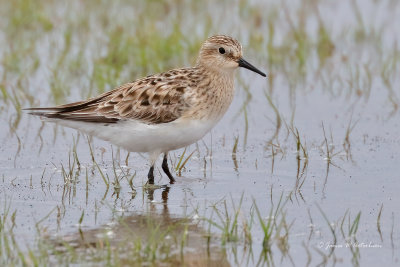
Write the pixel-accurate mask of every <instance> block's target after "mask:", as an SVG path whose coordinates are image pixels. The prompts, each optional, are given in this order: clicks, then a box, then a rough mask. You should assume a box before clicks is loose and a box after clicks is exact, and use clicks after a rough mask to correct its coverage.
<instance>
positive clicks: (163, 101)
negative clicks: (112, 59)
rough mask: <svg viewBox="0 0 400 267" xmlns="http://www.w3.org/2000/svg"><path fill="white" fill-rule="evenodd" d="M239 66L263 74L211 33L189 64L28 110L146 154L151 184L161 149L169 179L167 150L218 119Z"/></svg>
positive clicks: (196, 137)
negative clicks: (98, 92)
mask: <svg viewBox="0 0 400 267" xmlns="http://www.w3.org/2000/svg"><path fill="white" fill-rule="evenodd" d="M238 67H244V68H247V69H250V70H252V71H255V72H257V73H259V74H261V75H262V76H265V74H264V73H262V72H261V71H259V70H258V69H256V68H255V67H254V66H252V65H251V64H250V63H248V62H246V61H245V60H244V59H243V58H242V47H241V45H240V44H239V42H238V41H236V40H235V39H233V38H231V37H229V36H225V35H216V36H212V37H210V38H208V39H207V40H206V41H205V42H204V44H203V45H202V47H201V49H200V53H199V57H198V59H197V63H196V66H194V67H190V68H182V69H174V70H170V71H167V72H164V73H160V74H156V75H151V76H147V77H145V78H142V79H139V80H136V81H134V82H131V83H127V84H124V85H122V86H120V87H117V88H115V89H114V90H112V91H109V92H106V93H104V94H101V95H99V96H97V97H94V98H91V99H88V100H85V101H79V102H75V103H70V104H66V105H61V106H56V107H50V108H31V109H29V110H30V111H31V113H30V114H33V115H39V116H42V117H45V118H49V119H53V121H56V122H59V123H60V124H62V125H64V126H67V127H72V128H75V129H78V130H80V131H83V132H86V133H88V134H91V135H95V136H98V137H99V138H101V139H104V140H107V141H110V142H111V143H113V144H115V145H118V146H121V147H124V148H126V149H127V150H128V151H131V152H149V153H150V158H151V165H152V167H151V168H150V171H149V175H148V178H149V182H150V183H153V182H154V176H153V169H154V166H153V165H154V162H155V160H156V159H157V157H158V156H159V155H160V154H161V153H164V161H163V166H162V167H163V170H164V172H165V173H166V174H167V175H168V177H169V178H170V180H171V182H172V181H174V179H173V177H172V175H171V174H170V173H169V170H168V164H167V160H166V157H167V156H166V155H167V153H168V151H170V150H174V149H177V148H180V147H184V146H187V145H190V144H191V143H194V142H196V141H197V140H199V139H200V138H202V137H203V136H204V135H205V134H206V133H207V132H208V131H210V129H211V128H212V127H213V126H214V125H215V124H216V123H217V122H218V121H219V120H220V119H221V117H222V116H223V115H224V113H225V112H226V110H227V109H228V107H229V105H230V103H231V102H232V99H233V95H234V86H233V81H234V76H233V73H234V70H235V69H237V68H238Z"/></svg>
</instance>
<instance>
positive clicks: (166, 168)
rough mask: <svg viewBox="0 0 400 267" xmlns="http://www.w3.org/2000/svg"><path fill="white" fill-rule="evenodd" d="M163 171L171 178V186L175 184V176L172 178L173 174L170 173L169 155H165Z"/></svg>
mask: <svg viewBox="0 0 400 267" xmlns="http://www.w3.org/2000/svg"><path fill="white" fill-rule="evenodd" d="M161 166H162V169H163V171H164V172H165V174H166V175H167V176H168V178H169V182H170V183H171V184H173V183H174V182H175V178H174V176H172V174H171V173H170V172H169V168H168V159H167V153H165V154H164V159H163V162H162V165H161Z"/></svg>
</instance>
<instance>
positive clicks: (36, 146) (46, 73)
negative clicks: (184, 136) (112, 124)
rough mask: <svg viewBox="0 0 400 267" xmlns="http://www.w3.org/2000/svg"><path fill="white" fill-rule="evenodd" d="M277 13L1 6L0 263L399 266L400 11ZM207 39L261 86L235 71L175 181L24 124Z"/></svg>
mask: <svg viewBox="0 0 400 267" xmlns="http://www.w3.org/2000/svg"><path fill="white" fill-rule="evenodd" d="M289 2H290V1H245V0H237V1H228V0H224V1H218V2H215V1H187V0H174V1H127V0H121V1H100V2H99V1H94V0H89V1H68V2H61V1H52V0H40V1H33V0H16V1H5V0H0V7H1V8H0V27H1V29H2V31H1V32H0V119H1V122H2V125H3V127H2V129H3V130H2V131H0V136H1V145H0V154H1V157H0V158H1V159H0V195H1V197H0V265H2V266H14V265H17V266H22V265H23V266H27V265H28V266H45V265H48V266H50V265H54V264H59V265H68V264H77V265H79V264H88V265H111V266H126V265H133V266H142V265H149V266H157V265H171V266H175V265H183V266H235V265H237V266H246V265H247V266H280V265H291V266H292V265H293V266H294V265H300V266H313V265H320V266H326V265H335V264H337V263H344V264H345V265H349V264H351V265H353V266H360V265H362V266H364V265H368V264H370V265H371V266H374V265H377V264H384V265H393V264H396V263H398V262H399V257H398V253H397V252H398V246H399V240H400V239H399V233H398V229H399V227H398V226H399V220H398V218H399V215H400V213H399V212H398V211H397V210H396V208H397V206H396V204H397V203H398V201H399V198H398V192H397V191H398V190H397V187H396V185H397V176H396V175H397V174H398V172H399V167H398V164H397V162H396V160H397V159H398V156H399V155H398V151H399V150H400V147H399V142H398V134H399V131H400V129H399V125H398V109H399V105H400V91H399V88H400V86H399V85H400V82H399V81H400V76H399V70H400V47H399V37H400V32H399V28H398V27H397V25H400V21H399V16H398V15H397V14H398V13H399V10H400V4H399V3H397V2H396V1H372V0H371V1H357V0H348V1H343V2H340V3H339V2H337V3H336V2H332V1H327V0H302V1H293V2H290V3H289ZM216 33H223V34H229V35H231V36H234V37H236V38H237V39H239V40H240V41H241V43H242V44H243V50H244V55H245V57H246V58H249V59H251V62H254V65H257V66H259V67H260V68H261V69H265V70H267V73H268V79H266V80H264V81H262V80H254V81H253V80H252V76H251V74H249V73H245V72H242V71H240V70H239V71H238V73H237V76H238V79H237V93H236V94H237V95H236V98H235V101H234V103H233V105H232V108H231V110H230V112H228V116H227V117H226V118H225V119H224V120H223V121H222V122H221V125H220V126H219V128H217V129H216V130H214V132H213V133H212V134H210V135H208V136H207V137H205V138H204V140H202V141H200V142H198V143H197V144H196V145H192V146H190V147H188V148H185V149H182V150H178V151H175V152H173V153H171V154H172V157H171V165H172V166H174V167H175V175H176V176H177V184H175V185H171V186H165V185H160V186H155V187H148V186H146V185H145V182H146V178H145V177H146V174H145V171H146V166H144V164H145V163H144V162H145V161H144V160H142V156H141V155H138V154H130V153H126V152H125V151H121V150H120V149H118V148H115V147H112V146H110V145H109V144H107V143H104V142H101V141H98V140H92V139H91V138H90V137H88V138H86V137H84V136H82V135H80V134H76V133H75V132H74V131H70V130H68V129H64V128H62V127H59V126H56V125H52V124H44V123H42V122H40V121H39V120H37V119H33V118H29V117H28V116H27V115H26V114H24V113H23V112H22V109H23V108H26V107H30V106H46V105H55V104H61V103H65V102H67V101H75V100H80V99H82V98H87V97H91V96H94V95H97V94H99V93H102V92H104V91H107V90H110V89H113V88H114V87H115V86H118V85H120V84H122V83H125V82H129V81H132V80H134V79H136V78H139V77H142V76H146V75H149V74H152V73H156V72H162V71H164V70H167V69H170V68H174V67H180V66H190V65H194V64H195V60H196V56H197V53H198V49H199V46H200V44H201V43H202V42H203V41H204V40H205V39H206V38H207V37H208V36H210V35H212V34H216ZM155 173H156V176H157V179H156V183H157V184H163V182H164V179H165V177H162V176H161V172H159V171H158V170H156V172H155Z"/></svg>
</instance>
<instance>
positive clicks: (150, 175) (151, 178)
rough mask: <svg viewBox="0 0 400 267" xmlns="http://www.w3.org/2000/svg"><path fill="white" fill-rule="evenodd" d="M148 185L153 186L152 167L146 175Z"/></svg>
mask: <svg viewBox="0 0 400 267" xmlns="http://www.w3.org/2000/svg"><path fill="white" fill-rule="evenodd" d="M147 178H148V179H149V180H148V183H149V184H154V165H153V166H151V167H150V170H149V174H147Z"/></svg>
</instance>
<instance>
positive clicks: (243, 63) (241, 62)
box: [238, 58, 267, 77]
mask: <svg viewBox="0 0 400 267" xmlns="http://www.w3.org/2000/svg"><path fill="white" fill-rule="evenodd" d="M238 63H239V67H243V68H246V69H248V70H251V71H254V72H256V73H258V74H260V75H261V76H263V77H267V75H265V73H264V72H262V71H260V70H259V69H257V68H256V67H254V66H253V65H251V64H250V63H249V62H247V61H246V60H244V59H243V58H240V59H239V61H238Z"/></svg>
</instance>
